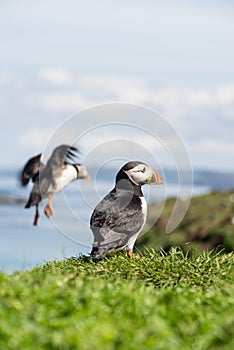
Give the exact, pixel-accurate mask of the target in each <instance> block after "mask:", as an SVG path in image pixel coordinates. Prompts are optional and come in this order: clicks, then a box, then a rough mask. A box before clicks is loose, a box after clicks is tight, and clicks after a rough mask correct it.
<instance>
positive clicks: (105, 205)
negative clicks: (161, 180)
mask: <svg viewBox="0 0 234 350" xmlns="http://www.w3.org/2000/svg"><path fill="white" fill-rule="evenodd" d="M143 224H144V215H143V214H142V211H141V200H140V198H139V197H138V196H135V195H132V193H130V192H128V193H126V194H125V195H124V196H123V194H122V195H121V196H119V195H118V193H117V192H116V191H115V190H113V191H112V192H110V193H109V194H108V195H107V196H106V197H105V198H104V199H103V200H102V201H101V202H100V203H99V204H98V205H97V207H96V208H95V210H94V212H93V214H92V216H91V220H90V226H91V230H92V232H93V235H94V244H93V250H92V252H91V255H93V256H94V257H97V258H99V257H103V256H104V255H106V254H107V252H108V251H110V250H112V249H117V248H121V247H124V246H126V245H127V243H128V242H129V240H130V239H131V237H132V236H134V235H136V234H137V233H138V232H139V231H140V230H141V228H142V226H143Z"/></svg>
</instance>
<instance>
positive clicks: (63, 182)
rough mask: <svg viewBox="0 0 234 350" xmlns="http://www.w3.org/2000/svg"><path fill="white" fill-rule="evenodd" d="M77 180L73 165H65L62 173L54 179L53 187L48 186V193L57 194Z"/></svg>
mask: <svg viewBox="0 0 234 350" xmlns="http://www.w3.org/2000/svg"><path fill="white" fill-rule="evenodd" d="M76 179H77V171H76V169H75V168H74V166H73V165H70V164H67V165H66V166H65V168H64V169H63V171H62V175H61V176H60V177H58V178H57V179H55V187H52V186H50V187H49V189H48V192H53V193H57V192H59V191H61V190H62V189H63V188H64V187H66V186H67V185H69V183H71V182H72V181H74V180H76Z"/></svg>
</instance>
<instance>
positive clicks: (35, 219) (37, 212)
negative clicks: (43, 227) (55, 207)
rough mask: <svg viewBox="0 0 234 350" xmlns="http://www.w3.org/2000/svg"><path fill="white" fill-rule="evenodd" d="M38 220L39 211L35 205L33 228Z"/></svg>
mask: <svg viewBox="0 0 234 350" xmlns="http://www.w3.org/2000/svg"><path fill="white" fill-rule="evenodd" d="M38 218H39V211H38V204H36V213H35V216H34V221H33V225H34V226H37V221H38Z"/></svg>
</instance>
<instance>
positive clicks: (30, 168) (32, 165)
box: [20, 153, 43, 186]
mask: <svg viewBox="0 0 234 350" xmlns="http://www.w3.org/2000/svg"><path fill="white" fill-rule="evenodd" d="M42 165H43V164H42V162H41V153H40V154H38V155H37V156H35V157H32V158H30V159H29V160H28V161H27V163H26V164H25V166H24V168H23V170H22V172H21V174H20V182H21V185H22V186H26V185H27V184H28V183H29V180H30V179H32V181H33V182H35V180H36V178H37V177H38V174H39V170H40V167H41V166H42Z"/></svg>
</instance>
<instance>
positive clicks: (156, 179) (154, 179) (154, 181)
mask: <svg viewBox="0 0 234 350" xmlns="http://www.w3.org/2000/svg"><path fill="white" fill-rule="evenodd" d="M147 182H148V184H149V185H161V184H162V183H163V180H162V178H161V176H160V175H159V173H158V172H157V171H156V170H154V169H152V174H151V175H150V176H149V177H148V181H147Z"/></svg>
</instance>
